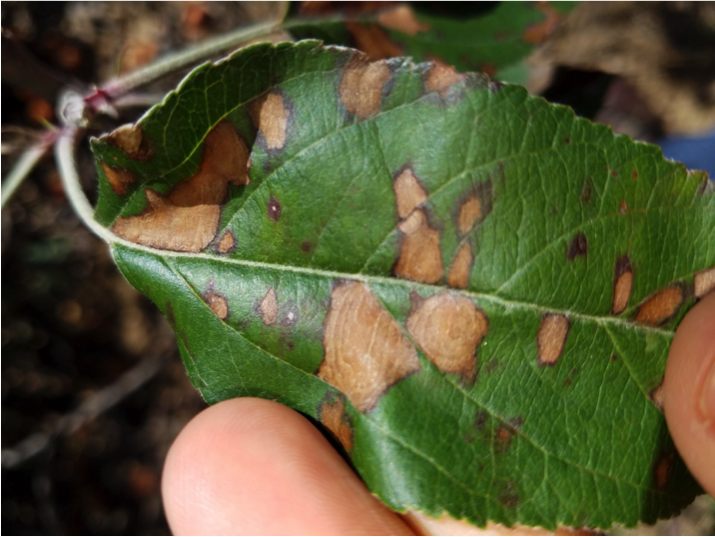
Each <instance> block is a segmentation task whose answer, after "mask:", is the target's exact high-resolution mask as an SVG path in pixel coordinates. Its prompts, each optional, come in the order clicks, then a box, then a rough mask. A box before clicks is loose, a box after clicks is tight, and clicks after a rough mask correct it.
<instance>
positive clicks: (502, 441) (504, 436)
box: [493, 425, 513, 454]
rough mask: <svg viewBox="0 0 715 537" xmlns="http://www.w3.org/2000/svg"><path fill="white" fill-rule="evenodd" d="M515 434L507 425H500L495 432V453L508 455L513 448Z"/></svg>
mask: <svg viewBox="0 0 715 537" xmlns="http://www.w3.org/2000/svg"><path fill="white" fill-rule="evenodd" d="M512 436H513V433H512V431H511V430H510V429H509V428H508V427H506V426H505V425H498V426H497V428H496V430H495V431H494V444H493V445H494V453H496V454H500V453H506V452H507V451H509V448H510V447H511V441H512Z"/></svg>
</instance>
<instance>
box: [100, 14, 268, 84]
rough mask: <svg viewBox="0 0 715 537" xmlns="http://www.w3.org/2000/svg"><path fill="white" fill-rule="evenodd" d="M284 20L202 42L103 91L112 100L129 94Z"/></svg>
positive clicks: (259, 24)
mask: <svg viewBox="0 0 715 537" xmlns="http://www.w3.org/2000/svg"><path fill="white" fill-rule="evenodd" d="M280 25H281V21H280V20H274V21H269V22H261V23H258V24H254V25H252V26H248V27H242V28H238V29H236V30H234V31H233V32H231V33H228V34H226V35H221V36H218V37H215V38H213V39H209V40H207V41H204V42H203V43H199V44H197V45H195V46H193V47H191V48H188V49H186V50H183V51H181V52H176V53H173V54H170V55H168V56H166V57H165V58H163V59H160V60H158V61H157V62H155V63H152V64H150V65H147V66H146V67H143V68H141V69H138V70H136V71H134V72H132V73H130V74H128V75H127V76H124V77H122V78H117V79H115V80H110V81H109V82H107V83H105V84H102V86H101V88H102V90H103V91H104V92H105V93H106V94H108V95H109V96H111V97H117V96H120V95H124V94H126V93H128V92H129V91H131V90H133V89H136V88H139V87H141V86H145V85H147V84H150V83H151V82H154V81H156V80H158V79H160V78H162V77H164V76H166V75H168V74H170V73H173V72H175V71H177V70H179V69H181V68H183V67H187V66H189V65H191V64H193V63H196V62H198V61H199V60H203V59H206V58H208V57H210V56H212V55H214V54H217V53H218V52H221V51H222V50H225V49H227V48H231V47H234V46H236V45H239V44H241V43H244V42H246V41H249V40H251V39H256V38H258V37H261V36H263V35H267V34H269V33H271V32H272V31H274V30H276V29H278V28H280Z"/></svg>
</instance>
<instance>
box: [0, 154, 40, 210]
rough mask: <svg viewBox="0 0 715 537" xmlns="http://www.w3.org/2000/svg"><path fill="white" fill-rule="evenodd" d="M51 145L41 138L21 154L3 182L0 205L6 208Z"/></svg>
mask: <svg viewBox="0 0 715 537" xmlns="http://www.w3.org/2000/svg"><path fill="white" fill-rule="evenodd" d="M51 145H52V144H51V143H47V141H45V140H41V141H39V142H37V143H36V144H34V145H32V146H30V147H29V148H28V149H26V150H25V152H24V153H23V154H22V155H20V158H19V159H17V162H16V163H15V166H14V167H13V168H12V170H10V173H9V174H8V175H7V177H6V178H5V180H4V181H3V183H2V205H0V207H2V208H3V209H4V208H5V204H6V203H7V202H8V201H9V200H10V198H11V197H12V195H13V194H14V193H15V191H16V190H17V189H18V187H19V186H20V185H21V184H22V182H23V181H24V180H25V178H26V177H27V176H28V175H30V172H31V171H32V170H33V168H34V167H35V165H36V164H37V163H38V162H39V161H40V159H41V158H42V157H43V156H44V155H45V153H47V150H48V149H49V148H50V146H51Z"/></svg>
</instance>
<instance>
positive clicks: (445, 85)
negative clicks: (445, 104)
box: [425, 61, 464, 97]
mask: <svg viewBox="0 0 715 537" xmlns="http://www.w3.org/2000/svg"><path fill="white" fill-rule="evenodd" d="M461 80H464V75H462V74H459V73H458V72H457V70H456V69H455V68H454V67H452V66H451V65H445V64H444V63H442V62H440V61H435V62H434V63H433V65H432V67H431V68H430V70H429V73H427V80H426V83H425V86H426V87H427V91H429V92H433V91H436V92H437V93H439V94H440V95H441V96H442V97H444V96H445V95H447V92H448V91H449V88H451V87H452V85H453V84H456V83H457V82H459V81H461Z"/></svg>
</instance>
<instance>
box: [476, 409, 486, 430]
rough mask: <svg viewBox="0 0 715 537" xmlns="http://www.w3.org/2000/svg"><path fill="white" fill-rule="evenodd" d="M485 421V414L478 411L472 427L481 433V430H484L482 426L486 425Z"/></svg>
mask: <svg viewBox="0 0 715 537" xmlns="http://www.w3.org/2000/svg"><path fill="white" fill-rule="evenodd" d="M486 421H487V415H486V413H485V412H484V411H483V410H480V411H479V412H477V417H476V418H475V419H474V427H475V428H476V429H477V430H480V431H481V430H482V429H484V424H485V423H486Z"/></svg>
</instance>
